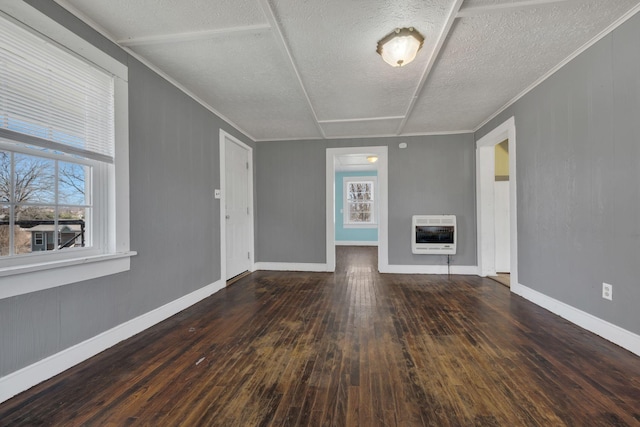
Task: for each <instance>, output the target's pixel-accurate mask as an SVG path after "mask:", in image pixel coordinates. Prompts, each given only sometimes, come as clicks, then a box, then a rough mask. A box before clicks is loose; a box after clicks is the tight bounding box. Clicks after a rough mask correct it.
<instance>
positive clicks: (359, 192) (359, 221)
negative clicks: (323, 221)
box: [343, 177, 377, 226]
mask: <svg viewBox="0 0 640 427" xmlns="http://www.w3.org/2000/svg"><path fill="white" fill-rule="evenodd" d="M344 185H345V189H344V196H345V202H344V210H345V211H344V214H343V219H344V221H343V222H344V225H345V226H373V225H376V223H377V222H376V221H377V219H376V213H375V212H376V205H375V187H376V181H375V177H347V178H345V179H344Z"/></svg>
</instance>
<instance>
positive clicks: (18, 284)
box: [0, 251, 137, 299]
mask: <svg viewBox="0 0 640 427" xmlns="http://www.w3.org/2000/svg"><path fill="white" fill-rule="evenodd" d="M136 254H137V253H136V252H133V251H129V252H122V253H114V254H106V255H95V256H86V257H80V258H74V259H67V260H62V261H52V262H43V263H38V264H29V265H23V266H17V267H8V268H2V269H0V299H4V298H9V297H13V296H16V295H22V294H28V293H31V292H37V291H41V290H44V289H50V288H55V287H58V286H64V285H68V284H70V283H76V282H81V281H84V280H90V279H96V278H98V277H103V276H108V275H111V274H116V273H121V272H123V271H128V270H129V269H130V258H131V257H132V256H134V255H136Z"/></svg>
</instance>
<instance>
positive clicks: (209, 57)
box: [57, 0, 640, 141]
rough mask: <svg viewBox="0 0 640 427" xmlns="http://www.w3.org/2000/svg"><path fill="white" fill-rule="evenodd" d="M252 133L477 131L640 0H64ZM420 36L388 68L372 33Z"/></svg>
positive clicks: (274, 136) (277, 136)
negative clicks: (412, 49)
mask: <svg viewBox="0 0 640 427" xmlns="http://www.w3.org/2000/svg"><path fill="white" fill-rule="evenodd" d="M57 2H58V3H59V4H60V5H61V6H63V7H65V8H67V9H68V10H69V11H70V12H72V13H74V14H76V16H78V17H79V18H80V19H82V20H84V21H85V22H87V23H88V24H89V25H92V26H93V27H94V28H96V29H98V30H99V31H101V32H102V33H103V34H105V35H107V37H110V38H111V39H112V40H113V41H115V42H116V43H118V44H120V45H121V46H122V47H123V48H124V49H127V50H128V51H129V52H131V53H132V54H133V55H135V56H136V57H138V58H140V59H142V60H143V61H144V62H145V63H147V64H148V65H150V66H151V67H153V68H155V69H157V70H158V71H160V72H161V73H163V74H164V75H166V76H168V77H169V78H170V79H171V80H172V81H174V82H176V83H177V84H178V86H179V87H181V88H183V89H185V90H186V91H187V92H188V93H191V94H193V95H194V96H195V97H196V98H197V99H199V100H200V102H202V103H204V104H205V105H206V106H207V107H208V108H210V109H211V110H213V111H215V112H218V113H219V114H220V115H221V116H223V117H224V118H225V119H227V120H229V121H230V122H231V123H232V124H233V125H234V126H236V127H237V128H238V129H240V130H241V131H243V132H245V133H246V134H247V135H248V136H249V137H251V138H253V139H254V140H256V141H262V140H285V139H308V138H344V137H359V136H388V135H416V134H429V133H441V132H465V131H473V130H475V129H476V128H477V127H478V126H479V125H481V124H482V123H483V122H484V121H486V120H487V119H488V118H490V117H491V116H492V115H493V114H495V113H496V112H497V111H498V110H499V109H501V108H502V107H503V106H504V105H505V104H507V103H508V102H510V101H511V100H513V99H514V98H515V97H516V96H518V95H519V94H521V93H523V91H525V90H527V89H528V88H530V87H531V86H532V84H534V83H535V82H536V81H538V80H539V79H540V78H541V77H543V76H545V75H547V73H549V71H551V70H553V69H554V68H555V67H557V66H558V65H559V64H562V63H563V62H564V61H565V60H566V59H567V58H568V57H571V56H572V55H574V53H575V52H578V51H580V50H581V49H582V48H583V47H584V46H586V45H588V43H590V42H591V41H592V40H594V38H595V37H597V36H598V35H599V34H604V33H603V31H605V30H606V29H607V28H611V25H612V24H614V23H615V22H617V21H619V20H621V19H623V18H625V17H629V16H631V15H632V14H633V13H636V12H637V11H638V10H640V0H615V1H614V0H349V1H344V0H323V1H310V0H307V1H301V0H216V1H215V2H213V1H209V0H171V1H170V0H136V1H131V0H111V1H103V0H57ZM396 27H414V28H416V29H417V30H418V31H420V33H421V34H422V35H424V37H425V41H424V45H423V48H422V50H421V51H420V52H419V53H418V56H417V57H416V60H415V61H414V62H412V63H410V64H407V65H406V66H404V67H401V68H392V67H390V66H389V65H387V64H386V63H384V62H383V61H382V59H381V58H380V56H379V55H378V54H377V53H376V51H375V50H376V44H377V41H378V40H380V39H381V38H382V37H384V36H385V35H386V34H388V33H389V32H391V31H392V30H393V29H394V28H396Z"/></svg>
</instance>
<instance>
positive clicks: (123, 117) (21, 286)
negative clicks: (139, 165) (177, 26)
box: [0, 0, 136, 299]
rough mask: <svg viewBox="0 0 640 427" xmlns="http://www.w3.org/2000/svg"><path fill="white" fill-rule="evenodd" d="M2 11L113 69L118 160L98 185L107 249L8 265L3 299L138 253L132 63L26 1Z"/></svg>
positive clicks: (0, 3) (0, 286) (109, 267)
mask: <svg viewBox="0 0 640 427" xmlns="http://www.w3.org/2000/svg"><path fill="white" fill-rule="evenodd" d="M0 14H2V16H3V17H7V18H9V19H11V20H13V21H14V22H18V23H21V24H22V25H23V26H26V27H28V28H31V29H32V30H34V31H35V32H36V33H40V34H41V35H44V36H45V37H47V38H49V39H51V40H52V41H53V42H55V44H57V45H58V46H61V47H63V48H64V49H66V50H67V51H70V52H72V53H73V54H75V55H77V56H80V57H82V58H84V59H85V60H88V61H89V62H91V63H93V64H94V65H96V66H97V67H100V68H103V69H105V70H107V71H108V72H109V73H111V74H112V75H113V76H114V108H115V111H114V124H115V147H114V148H115V153H114V159H115V160H114V163H113V164H111V165H108V166H107V167H105V168H104V169H105V172H104V173H105V174H106V175H105V177H104V179H105V182H108V186H107V187H108V188H107V189H104V188H100V189H96V191H100V192H101V193H104V194H103V195H101V197H103V198H104V200H105V202H106V206H107V209H106V210H105V211H103V214H104V215H106V216H107V217H106V219H105V221H104V222H103V223H104V224H105V225H106V230H104V235H105V237H106V239H105V242H104V244H105V248H104V250H103V251H102V253H99V254H94V253H86V252H84V251H77V252H76V255H74V257H72V258H69V257H66V259H60V258H58V257H51V256H46V257H33V262H32V263H29V264H22V265H15V266H8V267H4V268H2V269H0V299H4V298H9V297H12V296H16V295H21V294H26V293H31V292H36V291H40V290H44V289H49V288H54V287H58V286H63V285H67V284H70V283H76V282H81V281H85V280H89V279H94V278H98V277H103V276H107V275H111V274H115V273H119V272H123V271H127V270H129V269H130V257H131V256H134V255H136V252H134V251H131V250H130V225H129V220H130V218H129V111H128V106H129V100H128V91H129V90H128V67H127V66H126V65H125V64H122V63H120V62H119V61H117V60H116V59H115V58H113V57H111V56H109V55H108V54H106V53H104V52H103V51H101V50H100V49H98V48H97V47H95V46H93V45H92V44H91V43H89V42H87V41H86V40H84V39H82V38H81V37H79V36H78V35H76V34H75V33H73V32H72V31H70V30H68V29H67V28H66V27H64V26H62V25H60V24H59V23H57V22H56V21H54V20H53V19H51V18H49V17H48V16H46V15H44V14H42V13H41V12H39V11H37V10H36V9H35V8H33V7H32V6H29V5H28V4H26V3H24V2H15V1H6V0H0ZM103 190H104V191H103ZM94 196H96V195H95V194H94ZM74 252H75V251H74ZM70 253H71V252H70ZM46 255H54V254H46Z"/></svg>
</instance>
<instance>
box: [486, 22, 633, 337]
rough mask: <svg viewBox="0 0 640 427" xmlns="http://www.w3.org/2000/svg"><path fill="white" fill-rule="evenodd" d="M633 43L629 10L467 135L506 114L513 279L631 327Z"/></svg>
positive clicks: (490, 128)
mask: <svg viewBox="0 0 640 427" xmlns="http://www.w3.org/2000/svg"><path fill="white" fill-rule="evenodd" d="M639 45H640V15H636V16H634V17H633V18H631V19H630V20H629V21H627V22H626V23H625V24H623V25H622V26H620V27H619V28H618V29H616V30H615V31H614V32H612V33H611V34H609V35H608V36H606V37H605V38H603V39H602V40H600V41H599V42H598V43H597V44H596V45H594V46H593V47H591V48H589V49H588V50H586V51H585V52H583V53H582V54H581V55H579V56H578V57H577V58H576V59H574V60H573V61H571V62H570V63H569V64H568V65H567V66H565V67H563V68H562V69H561V70H559V71H558V72H557V73H555V74H554V75H553V76H551V77H550V78H549V79H547V80H546V81H545V82H544V83H543V84H541V85H540V86H538V87H537V88H535V89H534V90H533V91H531V92H530V93H528V94H527V95H526V96H524V97H523V98H522V99H520V100H519V101H518V102H516V103H515V104H514V105H513V106H511V107H510V108H509V109H508V110H507V111H505V112H503V113H502V114H500V116H499V117H497V118H496V119H495V120H492V121H491V122H490V123H489V124H487V125H486V126H484V127H483V128H482V129H481V130H480V131H479V132H477V134H476V139H479V138H481V137H482V136H483V135H485V134H486V133H488V132H489V131H491V130H492V129H493V128H495V127H496V126H497V125H499V124H500V123H502V122H503V121H505V120H506V119H507V118H509V117H511V116H514V117H515V123H516V143H517V161H516V165H517V184H518V187H517V191H518V272H519V281H520V283H521V284H522V285H524V286H527V287H529V288H532V289H535V290H537V291H539V292H541V293H543V294H545V295H548V296H550V297H552V298H555V299H557V300H560V301H562V302H564V303H566V304H568V305H570V306H573V307H576V308H578V309H580V310H583V311H586V312H587V313H590V314H592V315H594V316H596V317H599V318H601V319H604V320H607V321H609V322H611V323H613V324H615V325H618V326H620V327H622V328H624V329H627V330H629V331H631V332H634V333H636V334H638V333H640V315H639V314H638V313H639V312H638V305H640V280H638V278H639V277H640V262H639V261H640V258H639V256H640V120H639V118H640V49H638V46H639ZM602 282H607V283H611V284H612V285H613V301H607V300H604V299H602V298H601V294H602Z"/></svg>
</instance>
